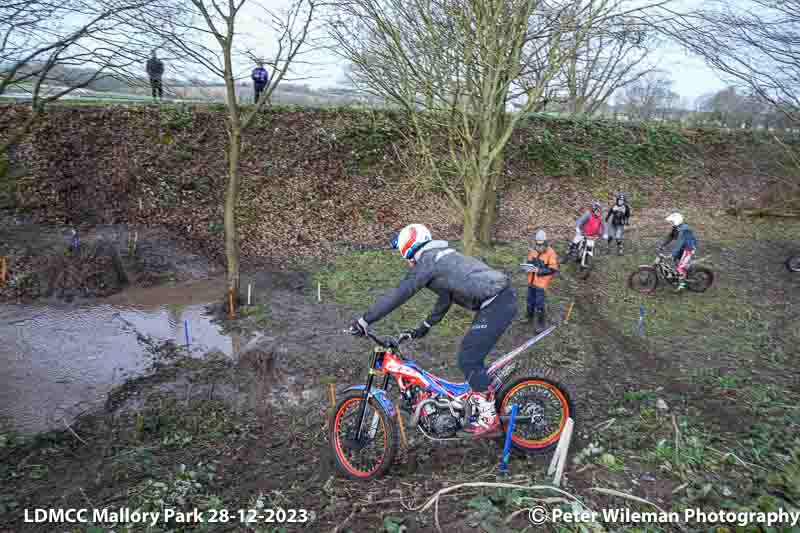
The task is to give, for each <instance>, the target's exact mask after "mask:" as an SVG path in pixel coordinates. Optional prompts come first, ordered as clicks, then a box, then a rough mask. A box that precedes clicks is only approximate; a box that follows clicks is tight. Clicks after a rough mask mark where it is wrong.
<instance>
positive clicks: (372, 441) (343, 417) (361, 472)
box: [328, 393, 398, 481]
mask: <svg viewBox="0 0 800 533" xmlns="http://www.w3.org/2000/svg"><path fill="white" fill-rule="evenodd" d="M363 402H364V398H363V396H362V394H361V393H352V394H350V395H348V396H346V397H345V398H343V399H342V400H341V401H340V402H339V405H337V406H336V410H335V411H334V414H333V417H332V418H331V420H330V423H329V424H328V442H329V444H330V446H331V448H332V449H333V458H334V462H335V464H336V468H337V470H339V472H341V473H342V474H344V475H345V476H347V477H349V478H350V479H360V480H362V481H368V480H371V479H376V478H379V477H381V476H383V475H384V474H385V473H386V471H387V470H389V468H390V467H391V466H392V462H393V461H394V457H395V455H397V441H398V425H397V420H396V419H395V418H393V417H390V416H389V414H388V413H387V412H386V411H385V410H384V409H383V407H381V405H380V403H379V402H378V401H377V400H375V399H374V398H370V400H369V403H368V404H367V410H366V412H365V413H364V424H363V426H362V428H363V429H362V435H361V438H360V439H359V440H356V438H355V437H356V430H357V426H358V418H359V414H360V413H361V407H362V405H363Z"/></svg>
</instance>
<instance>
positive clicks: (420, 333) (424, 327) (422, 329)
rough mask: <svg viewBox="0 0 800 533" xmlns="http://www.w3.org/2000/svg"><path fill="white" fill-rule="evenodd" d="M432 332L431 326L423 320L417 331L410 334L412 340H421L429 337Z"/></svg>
mask: <svg viewBox="0 0 800 533" xmlns="http://www.w3.org/2000/svg"><path fill="white" fill-rule="evenodd" d="M430 330H431V325H430V324H428V323H427V322H425V321H424V320H423V321H422V324H420V325H419V327H418V328H417V329H414V330H411V331H409V333H410V334H411V338H412V339H421V338H422V337H424V336H425V335H427V334H428V332H429V331H430Z"/></svg>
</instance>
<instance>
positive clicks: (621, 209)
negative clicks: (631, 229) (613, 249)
mask: <svg viewBox="0 0 800 533" xmlns="http://www.w3.org/2000/svg"><path fill="white" fill-rule="evenodd" d="M609 219H611V228H609V230H610V231H609V232H608V234H607V235H604V237H606V238H607V239H608V246H609V247H610V246H611V241H612V240H614V239H617V253H618V254H619V255H622V240H623V238H624V235H625V226H628V225H629V224H630V219H631V208H630V207H629V206H628V203H627V202H626V201H625V195H624V194H622V193H619V194H617V199H616V201H615V202H614V207H612V208H611V209H610V210H609V212H608V214H607V215H606V223H608V221H609Z"/></svg>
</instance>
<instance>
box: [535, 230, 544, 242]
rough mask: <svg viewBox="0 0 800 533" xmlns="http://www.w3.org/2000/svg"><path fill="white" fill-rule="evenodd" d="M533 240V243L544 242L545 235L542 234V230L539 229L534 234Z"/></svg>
mask: <svg viewBox="0 0 800 533" xmlns="http://www.w3.org/2000/svg"><path fill="white" fill-rule="evenodd" d="M533 240H535V241H546V240H547V233H545V232H544V230H543V229H540V230H539V231H537V232H536V236H534V238H533Z"/></svg>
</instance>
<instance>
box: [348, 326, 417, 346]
mask: <svg viewBox="0 0 800 533" xmlns="http://www.w3.org/2000/svg"><path fill="white" fill-rule="evenodd" d="M345 332H346V333H349V334H350V335H356V334H358V332H357V331H356V330H355V329H354V328H352V327H351V328H350V329H347V330H345ZM366 334H367V337H369V338H370V339H372V340H373V341H375V343H376V344H378V345H379V346H382V347H384V348H399V347H400V345H401V344H402V343H403V342H405V341H407V340H410V339H411V334H410V333H401V334H400V335H398V336H397V337H393V336H391V335H385V336H383V335H375V334H373V333H372V332H370V331H369V330H367V331H366Z"/></svg>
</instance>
